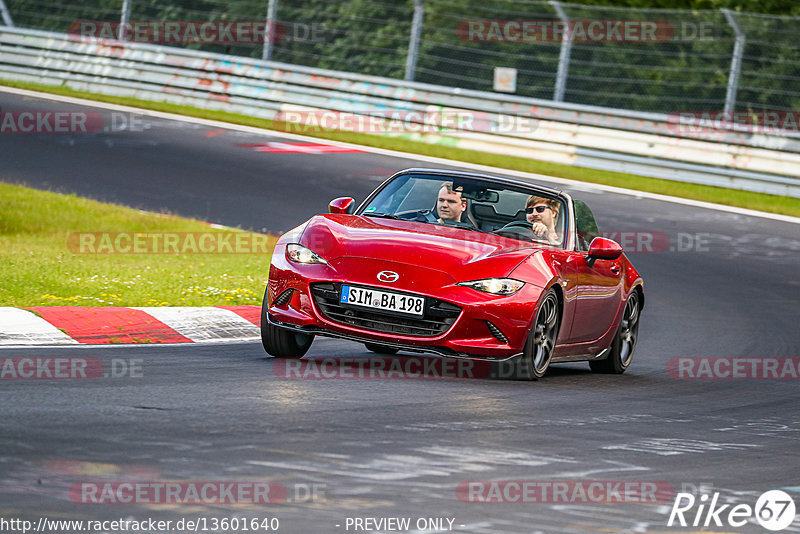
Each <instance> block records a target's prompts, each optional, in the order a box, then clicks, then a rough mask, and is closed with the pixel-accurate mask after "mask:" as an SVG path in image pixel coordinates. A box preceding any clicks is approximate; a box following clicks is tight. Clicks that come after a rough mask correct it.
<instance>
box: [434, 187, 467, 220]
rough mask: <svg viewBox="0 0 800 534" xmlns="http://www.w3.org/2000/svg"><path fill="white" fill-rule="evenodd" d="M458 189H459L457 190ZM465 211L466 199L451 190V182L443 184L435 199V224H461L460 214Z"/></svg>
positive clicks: (458, 192) (459, 193)
mask: <svg viewBox="0 0 800 534" xmlns="http://www.w3.org/2000/svg"><path fill="white" fill-rule="evenodd" d="M459 189H460V188H459ZM466 209H467V199H465V198H462V197H461V192H460V191H456V190H454V189H453V182H444V183H443V184H442V187H441V189H439V196H438V197H437V199H436V212H437V214H438V215H439V218H438V219H437V222H439V223H443V224H453V223H460V222H461V214H462V213H464V211H465V210H466Z"/></svg>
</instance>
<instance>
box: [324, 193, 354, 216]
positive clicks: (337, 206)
mask: <svg viewBox="0 0 800 534" xmlns="http://www.w3.org/2000/svg"><path fill="white" fill-rule="evenodd" d="M354 205H355V200H353V199H352V198H351V197H339V198H334V199H333V200H331V203H330V204H328V211H329V212H331V213H341V214H342V215H347V214H348V213H350V212H351V211H353V206H354Z"/></svg>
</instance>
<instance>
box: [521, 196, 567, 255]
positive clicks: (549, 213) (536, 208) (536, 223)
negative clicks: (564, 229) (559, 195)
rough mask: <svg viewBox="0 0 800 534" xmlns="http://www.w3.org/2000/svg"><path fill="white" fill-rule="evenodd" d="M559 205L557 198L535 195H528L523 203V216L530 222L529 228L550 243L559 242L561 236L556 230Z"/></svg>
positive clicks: (557, 243) (556, 243)
mask: <svg viewBox="0 0 800 534" xmlns="http://www.w3.org/2000/svg"><path fill="white" fill-rule="evenodd" d="M559 207H560V203H559V202H558V201H557V200H553V199H552V198H545V197H537V196H535V195H531V196H529V197H528V201H527V202H526V203H525V218H526V219H527V220H528V222H529V223H531V230H533V233H534V234H536V235H537V236H538V237H540V238H542V239H543V240H546V241H547V242H548V243H549V244H551V245H560V244H561V236H560V235H558V231H557V230H556V224H557V223H558V210H559Z"/></svg>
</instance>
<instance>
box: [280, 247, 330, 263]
mask: <svg viewBox="0 0 800 534" xmlns="http://www.w3.org/2000/svg"><path fill="white" fill-rule="evenodd" d="M286 257H287V258H289V260H290V261H293V262H295V263H305V264H310V263H322V264H325V265H328V262H327V261H325V260H323V259H322V258H320V257H319V256H317V254H316V253H315V252H314V251H313V250H311V249H308V248H306V247H304V246H303V245H298V244H297V243H289V244H288V245H286Z"/></svg>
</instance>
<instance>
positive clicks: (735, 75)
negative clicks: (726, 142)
mask: <svg viewBox="0 0 800 534" xmlns="http://www.w3.org/2000/svg"><path fill="white" fill-rule="evenodd" d="M722 12H723V13H724V14H725V18H726V19H727V20H728V24H729V25H730V27H731V28H733V32H734V33H735V34H736V43H735V44H734V45H733V57H732V58H731V72H730V74H729V75H728V91H727V92H726V93H725V110H724V113H725V116H726V117H731V116H732V115H731V114H732V113H733V108H734V106H735V105H736V92H737V91H738V90H739V73H740V72H741V70H742V56H743V55H744V44H745V33H744V32H743V31H742V28H740V27H739V23H738V22H736V17H734V16H733V13H732V12H731V11H730V10H729V9H723V10H722Z"/></svg>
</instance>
